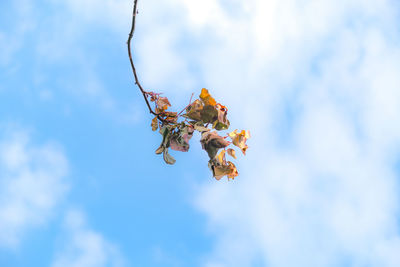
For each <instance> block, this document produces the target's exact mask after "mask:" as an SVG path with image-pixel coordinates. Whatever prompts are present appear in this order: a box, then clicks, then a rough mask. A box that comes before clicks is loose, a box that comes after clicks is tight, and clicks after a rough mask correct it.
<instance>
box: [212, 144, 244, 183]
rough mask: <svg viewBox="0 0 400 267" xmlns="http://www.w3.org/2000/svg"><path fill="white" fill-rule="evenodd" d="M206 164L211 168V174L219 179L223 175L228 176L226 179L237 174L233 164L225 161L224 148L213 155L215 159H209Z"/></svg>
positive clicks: (232, 177)
mask: <svg viewBox="0 0 400 267" xmlns="http://www.w3.org/2000/svg"><path fill="white" fill-rule="evenodd" d="M208 166H209V167H210V169H211V170H212V172H213V176H214V177H215V179H217V180H220V179H221V178H222V177H224V176H225V175H226V176H227V177H228V179H234V178H235V177H236V176H238V171H237V169H236V166H235V164H233V163H232V162H230V161H228V163H226V159H225V150H222V151H221V152H220V153H219V154H218V155H217V156H216V157H215V159H212V160H210V161H209V162H208Z"/></svg>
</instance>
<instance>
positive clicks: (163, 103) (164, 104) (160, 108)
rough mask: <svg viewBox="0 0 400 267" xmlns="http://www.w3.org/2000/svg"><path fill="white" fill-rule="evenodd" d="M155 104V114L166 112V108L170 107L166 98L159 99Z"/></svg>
mask: <svg viewBox="0 0 400 267" xmlns="http://www.w3.org/2000/svg"><path fill="white" fill-rule="evenodd" d="M156 104H157V108H158V112H157V113H160V112H163V111H165V110H167V108H168V107H170V106H171V104H170V103H169V100H168V98H166V97H159V98H158V99H157V101H156Z"/></svg>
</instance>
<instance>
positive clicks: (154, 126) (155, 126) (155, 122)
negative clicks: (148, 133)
mask: <svg viewBox="0 0 400 267" xmlns="http://www.w3.org/2000/svg"><path fill="white" fill-rule="evenodd" d="M151 129H152V130H153V131H156V130H157V129H158V120H157V116H155V117H154V119H152V120H151Z"/></svg>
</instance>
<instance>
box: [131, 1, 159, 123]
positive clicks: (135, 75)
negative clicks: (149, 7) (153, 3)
mask: <svg viewBox="0 0 400 267" xmlns="http://www.w3.org/2000/svg"><path fill="white" fill-rule="evenodd" d="M137 2H138V0H135V2H134V6H133V13H132V26H131V31H130V33H129V37H128V41H127V45H128V54H129V61H130V62H131V67H132V72H133V76H134V77H135V84H136V85H137V86H138V87H139V89H140V91H141V92H142V95H143V97H144V101H146V104H147V107H148V108H149V111H150V113H151V114H153V115H156V116H157V117H158V118H159V119H160V120H161V121H163V120H162V118H160V116H159V114H158V113H156V112H154V111H153V109H152V108H151V106H150V103H149V100H148V99H147V92H146V91H145V90H144V89H143V87H142V85H141V84H140V82H139V79H138V76H137V73H136V68H135V65H134V64H133V60H132V52H131V41H132V37H133V33H134V31H135V24H136V15H137Z"/></svg>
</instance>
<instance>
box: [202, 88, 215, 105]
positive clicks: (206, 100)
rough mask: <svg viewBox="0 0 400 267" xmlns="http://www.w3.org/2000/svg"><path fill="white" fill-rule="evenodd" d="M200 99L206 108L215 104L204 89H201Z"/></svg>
mask: <svg viewBox="0 0 400 267" xmlns="http://www.w3.org/2000/svg"><path fill="white" fill-rule="evenodd" d="M200 99H201V100H202V101H203V103H204V105H206V106H215V105H216V104H217V102H216V101H215V99H214V98H213V97H212V96H211V95H210V93H209V92H208V90H207V89H206V88H203V89H201V93H200Z"/></svg>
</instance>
